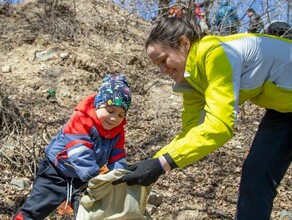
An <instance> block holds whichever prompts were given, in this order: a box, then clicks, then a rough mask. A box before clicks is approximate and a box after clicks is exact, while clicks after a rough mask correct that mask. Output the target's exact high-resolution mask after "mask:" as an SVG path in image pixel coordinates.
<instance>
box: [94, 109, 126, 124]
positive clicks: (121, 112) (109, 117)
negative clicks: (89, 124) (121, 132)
mask: <svg viewBox="0 0 292 220" xmlns="http://www.w3.org/2000/svg"><path fill="white" fill-rule="evenodd" d="M95 112H96V115H97V117H98V119H99V121H100V123H101V124H102V126H103V128H104V129H106V130H111V129H113V128H115V127H117V126H119V125H120V124H121V123H122V121H123V119H124V118H125V116H126V111H125V109H123V108H122V107H118V106H107V107H104V108H98V109H96V111H95Z"/></svg>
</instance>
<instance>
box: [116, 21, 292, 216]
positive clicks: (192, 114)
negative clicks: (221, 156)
mask: <svg viewBox="0 0 292 220" xmlns="http://www.w3.org/2000/svg"><path fill="white" fill-rule="evenodd" d="M145 47H146V52H147V54H148V56H149V57H150V59H151V60H152V61H153V63H154V64H156V65H157V66H158V67H159V68H160V70H161V72H162V73H163V74H165V75H168V76H169V77H170V78H171V79H172V80H173V81H174V82H175V84H174V87H173V89H174V91H176V92H180V93H182V97H183V112H182V131H181V132H180V133H179V134H178V135H177V136H176V137H175V138H174V139H173V140H172V142H171V143H169V144H168V145H166V146H164V147H162V148H161V149H160V150H159V151H158V152H156V154H155V155H154V156H153V158H151V159H148V160H142V161H139V162H136V163H135V164H133V165H131V166H129V167H127V168H126V169H127V170H130V171H132V172H131V173H130V174H127V175H125V176H124V177H122V178H121V179H120V180H118V181H117V182H114V184H119V183H121V182H127V183H128V184H129V185H133V184H140V185H149V184H152V183H154V182H155V181H157V179H158V178H159V176H161V175H163V174H165V173H167V172H168V171H170V170H172V169H174V168H176V167H179V168H184V167H186V166H188V165H191V164H193V163H195V162H196V161H198V160H200V159H201V158H203V157H205V156H206V155H208V154H210V153H211V152H213V151H215V150H216V149H218V148H219V147H221V146H223V145H224V144H225V143H226V142H227V141H228V140H230V139H231V138H232V137H233V135H234V132H235V131H234V130H235V125H236V119H237V114H238V110H239V105H240V104H242V103H244V102H245V101H247V100H250V101H251V102H252V103H254V104H256V105H258V106H260V107H262V108H265V109H266V113H265V115H264V116H263V118H262V120H261V122H260V124H259V127H258V130H257V132H256V135H255V137H254V140H253V143H252V146H251V148H250V151H249V153H248V155H247V158H246V159H245V161H244V164H243V167H242V175H241V181H240V188H239V197H238V202H237V213H236V219H237V220H247V219H261V220H269V219H270V214H271V211H272V207H273V201H274V198H275V197H276V194H277V187H278V186H279V184H280V183H281V180H282V179H283V177H284V175H285V173H286V171H287V169H288V167H289V165H290V164H291V161H292V89H291V88H292V74H291V69H292V57H291V54H292V41H291V40H288V39H285V38H279V37H275V36H269V35H254V34H249V33H244V34H235V35H230V36H225V37H222V36H204V35H202V34H201V33H200V29H199V28H198V27H197V26H196V24H195V23H192V22H191V21H189V20H186V19H184V18H162V19H161V20H157V21H156V23H155V24H154V26H153V27H152V29H151V31H150V33H149V35H148V38H147V40H146V43H145ZM271 51H273V53H271Z"/></svg>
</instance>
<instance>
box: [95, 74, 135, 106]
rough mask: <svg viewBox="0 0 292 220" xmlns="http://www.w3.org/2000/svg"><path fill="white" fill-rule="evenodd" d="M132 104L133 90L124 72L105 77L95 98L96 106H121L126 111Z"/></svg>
mask: <svg viewBox="0 0 292 220" xmlns="http://www.w3.org/2000/svg"><path fill="white" fill-rule="evenodd" d="M130 105H131V91H130V88H129V86H128V83H127V81H126V78H125V76H124V75H122V74H111V75H107V76H106V77H104V78H103V80H102V84H101V86H100V88H99V91H98V94H97V96H96V97H95V99H94V107H95V108H104V107H106V106H119V107H122V108H124V109H125V110H126V111H128V109H129V108H130Z"/></svg>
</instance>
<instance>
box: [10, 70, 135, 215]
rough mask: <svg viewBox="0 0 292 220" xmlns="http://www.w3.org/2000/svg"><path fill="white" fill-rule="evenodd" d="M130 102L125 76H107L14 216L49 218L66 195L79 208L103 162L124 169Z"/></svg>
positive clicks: (53, 145) (49, 152) (55, 145)
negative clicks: (80, 199)
mask: <svg viewBox="0 0 292 220" xmlns="http://www.w3.org/2000/svg"><path fill="white" fill-rule="evenodd" d="M130 104H131V92H130V89H129V87H128V83H127V81H126V79H125V76H123V75H120V74H113V75H108V76H106V77H105V78H104V79H103V81H102V85H101V87H100V89H99V92H98V94H97V95H95V94H94V95H90V96H88V97H86V98H85V99H84V100H83V101H82V102H80V103H79V104H78V105H77V107H76V108H75V112H74V114H73V116H72V117H71V118H70V119H69V121H68V122H67V123H66V124H65V125H64V126H63V128H62V129H61V131H60V132H59V133H58V134H57V135H56V136H55V137H54V138H53V140H52V141H51V142H50V144H49V145H48V146H47V147H46V149H45V152H46V155H45V158H44V159H43V161H42V162H41V164H40V167H39V170H38V173H37V177H36V179H35V181H34V184H33V189H32V192H31V194H30V196H29V197H28V199H27V200H26V202H25V203H24V205H23V206H22V207H21V208H20V209H19V210H18V212H17V214H16V216H15V217H14V220H22V219H25V220H26V219H34V220H36V219H37V220H40V219H44V218H45V217H47V216H48V215H49V214H50V213H51V212H53V211H54V210H55V209H56V208H57V207H58V206H59V205H60V204H61V203H62V202H63V201H65V200H66V205H67V204H69V205H71V204H72V208H73V209H74V211H75V213H76V212H77V209H78V205H79V201H78V196H79V195H80V192H81V191H82V189H84V188H85V184H86V183H87V182H88V181H89V180H90V179H91V178H92V177H95V176H97V175H98V174H99V173H100V169H101V168H102V167H103V166H105V165H106V166H107V167H108V169H109V170H113V169H118V168H124V167H125V166H126V162H127V161H126V152H125V148H124V147H125V146H124V145H125V134H124V125H125V124H126V119H125V116H126V112H127V111H128V109H129V107H130Z"/></svg>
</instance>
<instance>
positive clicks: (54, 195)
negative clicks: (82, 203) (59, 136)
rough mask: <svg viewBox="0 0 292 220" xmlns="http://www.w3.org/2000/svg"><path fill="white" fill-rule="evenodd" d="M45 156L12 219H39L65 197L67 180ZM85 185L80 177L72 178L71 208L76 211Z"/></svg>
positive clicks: (52, 209)
mask: <svg viewBox="0 0 292 220" xmlns="http://www.w3.org/2000/svg"><path fill="white" fill-rule="evenodd" d="M71 180H72V178H70V179H66V178H64V176H63V175H62V174H61V173H59V172H58V171H57V170H56V169H55V167H54V166H53V165H52V164H51V162H50V161H49V159H47V158H45V159H44V160H43V161H42V162H41V164H40V166H39V169H38V173H37V177H36V179H35V181H34V183H33V188H32V191H31V193H30V196H29V197H28V198H27V200H26V201H25V203H24V204H23V206H22V207H21V208H20V209H19V210H18V211H17V213H16V216H15V217H14V220H22V219H25V220H27V219H33V220H41V219H44V218H45V217H47V216H48V215H49V214H50V213H52V212H53V211H54V210H55V209H56V208H57V207H58V206H59V205H60V204H61V203H62V202H63V201H65V200H66V199H67V190H69V189H67V186H68V184H67V183H68V181H70V182H71ZM83 185H85V182H82V181H81V180H80V179H76V178H75V179H73V181H72V186H73V194H72V197H71V202H72V208H73V209H74V210H75V211H77V209H78V205H79V198H78V197H79V194H80V189H83V188H84V187H82V186H83Z"/></svg>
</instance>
